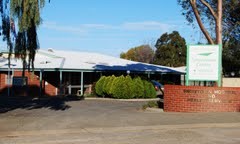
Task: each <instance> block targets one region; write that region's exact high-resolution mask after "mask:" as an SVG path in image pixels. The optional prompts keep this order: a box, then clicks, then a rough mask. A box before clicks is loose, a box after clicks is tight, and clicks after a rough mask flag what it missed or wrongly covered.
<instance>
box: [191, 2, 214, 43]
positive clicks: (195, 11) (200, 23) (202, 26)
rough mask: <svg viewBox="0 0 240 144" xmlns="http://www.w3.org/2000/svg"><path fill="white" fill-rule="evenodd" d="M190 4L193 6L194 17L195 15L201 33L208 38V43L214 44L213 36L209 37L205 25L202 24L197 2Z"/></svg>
mask: <svg viewBox="0 0 240 144" xmlns="http://www.w3.org/2000/svg"><path fill="white" fill-rule="evenodd" d="M190 4H191V7H192V9H193V12H194V15H195V17H196V19H197V23H198V25H199V27H200V29H201V31H202V32H203V34H204V35H205V37H206V38H207V40H208V42H209V43H210V44H214V41H213V39H212V38H211V36H210V35H209V33H208V32H207V30H206V28H205V27H204V25H203V23H202V20H201V18H200V14H199V12H198V9H197V5H196V0H190Z"/></svg>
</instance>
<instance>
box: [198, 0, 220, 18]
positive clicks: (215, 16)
mask: <svg viewBox="0 0 240 144" xmlns="http://www.w3.org/2000/svg"><path fill="white" fill-rule="evenodd" d="M200 1H201V2H202V3H203V4H204V5H205V6H206V7H207V8H208V9H209V11H210V12H211V14H212V15H213V17H214V19H215V20H216V19H217V18H218V15H217V14H216V12H215V11H214V10H213V8H212V7H211V6H210V4H209V3H207V2H206V1H205V0H200Z"/></svg>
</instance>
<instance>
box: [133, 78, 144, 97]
mask: <svg viewBox="0 0 240 144" xmlns="http://www.w3.org/2000/svg"><path fill="white" fill-rule="evenodd" d="M133 97H134V98H143V97H144V86H143V81H142V80H141V78H140V77H136V78H134V79H133Z"/></svg>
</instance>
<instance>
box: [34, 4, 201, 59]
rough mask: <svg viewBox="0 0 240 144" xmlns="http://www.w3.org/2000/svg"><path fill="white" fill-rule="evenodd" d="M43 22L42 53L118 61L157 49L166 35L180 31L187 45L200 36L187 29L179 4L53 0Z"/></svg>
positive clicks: (46, 6)
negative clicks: (144, 48)
mask: <svg viewBox="0 0 240 144" xmlns="http://www.w3.org/2000/svg"><path fill="white" fill-rule="evenodd" d="M46 1H48V0H46ZM42 19H43V22H42V25H41V26H40V27H39V30H38V36H39V41H40V47H41V49H47V48H53V49H59V50H75V51H89V52H97V53H102V54H107V55H112V56H115V57H119V55H120V53H121V52H126V51H127V50H128V49H130V48H132V47H135V46H139V45H142V44H150V45H154V44H155V42H156V40H157V39H158V38H159V37H160V36H161V35H162V34H163V33H165V32H172V31H173V30H176V31H179V32H180V34H181V35H182V36H183V37H184V38H185V39H186V41H187V43H194V42H196V41H199V39H198V38H197V37H199V35H200V34H199V32H197V31H198V30H197V29H193V28H192V27H191V26H188V25H187V22H186V20H185V18H184V17H183V16H182V15H181V7H180V6H179V5H177V2H176V0H51V2H50V3H46V5H45V7H44V8H43V10H42Z"/></svg>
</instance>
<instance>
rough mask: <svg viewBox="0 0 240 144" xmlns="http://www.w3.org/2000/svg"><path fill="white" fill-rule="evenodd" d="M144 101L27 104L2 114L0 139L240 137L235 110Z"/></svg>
mask: <svg viewBox="0 0 240 144" xmlns="http://www.w3.org/2000/svg"><path fill="white" fill-rule="evenodd" d="M144 103H146V102H144V101H118V100H104V99H99V100H98V99H87V100H76V101H75V100H73V101H70V100H64V101H61V100H59V101H57V102H56V100H54V101H49V100H45V101H44V102H40V101H39V102H35V103H31V104H26V103H25V106H22V107H21V105H18V106H16V107H15V108H12V109H9V111H2V113H1V114H0V117H1V119H0V130H1V131H0V144H2V143H3V144H12V143H14V144H30V143H34V144H36V143H39V144H40V143H41V144H54V143H57V144H63V143H64V144H65V143H66V144H70V143H71V144H75V143H76V144H77V143H87V144H88V143H89V144H90V143H99V144H101V143H116V144H118V143H119V144H120V143H133V144H134V143H153V144H154V143H159V142H162V143H169V144H170V143H179V142H180V143H197V144H198V143H224V144H225V143H227V144H228V143H229V144H231V143H232V144H237V143H239V142H240V139H239V138H240V137H239V133H240V124H239V122H240V115H239V113H166V112H157V111H148V110H146V111H144V110H142V105H143V104H144ZM4 108H6V106H5V107H4ZM1 109H3V107H1Z"/></svg>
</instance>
